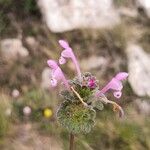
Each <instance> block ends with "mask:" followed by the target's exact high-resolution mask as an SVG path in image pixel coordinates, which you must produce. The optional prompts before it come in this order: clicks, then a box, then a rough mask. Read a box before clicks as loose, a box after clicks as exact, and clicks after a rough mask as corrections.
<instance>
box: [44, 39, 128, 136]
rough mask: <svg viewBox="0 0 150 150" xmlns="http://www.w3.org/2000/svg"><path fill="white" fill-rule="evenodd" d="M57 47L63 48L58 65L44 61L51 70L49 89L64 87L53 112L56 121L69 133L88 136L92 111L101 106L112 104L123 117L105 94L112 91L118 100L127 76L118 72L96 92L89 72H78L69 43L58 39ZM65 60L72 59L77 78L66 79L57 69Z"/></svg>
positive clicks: (116, 105)
mask: <svg viewBox="0 0 150 150" xmlns="http://www.w3.org/2000/svg"><path fill="white" fill-rule="evenodd" d="M59 44H60V46H61V47H62V48H63V51H62V52H61V57H60V59H59V63H57V62H56V61H54V60H51V59H50V60H48V61H47V64H48V66H49V67H50V68H51V70H52V74H51V86H52V87H56V86H57V85H58V83H62V84H63V85H64V90H63V91H61V93H60V95H61V96H62V98H63V102H62V103H61V105H60V107H59V109H58V112H57V119H58V122H59V123H60V124H61V125H62V126H63V127H64V128H66V129H67V130H68V131H69V132H70V133H72V134H77V133H88V132H90V131H91V129H92V127H93V126H94V124H95V117H96V111H95V108H96V109H99V110H102V109H103V103H104V104H112V105H113V111H115V112H118V113H119V116H120V117H123V115H124V112H123V109H122V107H121V106H119V105H118V104H117V103H116V102H114V101H111V100H108V99H107V97H106V95H105V94H106V93H107V92H108V91H112V92H113V95H114V97H115V98H120V97H121V95H122V89H123V84H122V81H123V80H125V79H126V78H127V77H128V73H126V72H120V73H118V74H117V75H116V76H114V77H113V78H112V80H111V81H110V82H108V84H107V85H106V86H105V87H104V88H102V89H101V90H100V89H99V86H98V80H97V79H96V77H95V76H93V75H92V74H91V73H89V72H86V73H81V71H80V67H79V64H78V61H77V59H76V56H75V55H74V53H73V50H72V48H71V47H70V46H69V44H68V43H67V42H66V41H64V40H59ZM68 59H71V60H72V62H73V63H74V65H75V67H76V70H77V76H76V77H75V78H74V79H71V80H68V79H66V77H65V75H64V73H63V71H62V70H61V68H60V67H59V65H63V64H65V63H66V61H67V60H68Z"/></svg>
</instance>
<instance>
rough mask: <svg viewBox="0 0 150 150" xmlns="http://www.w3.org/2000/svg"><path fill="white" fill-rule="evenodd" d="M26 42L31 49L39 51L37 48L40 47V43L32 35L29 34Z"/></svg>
mask: <svg viewBox="0 0 150 150" xmlns="http://www.w3.org/2000/svg"><path fill="white" fill-rule="evenodd" d="M25 42H26V44H27V45H28V46H29V48H30V49H32V50H33V51H35V52H37V49H38V47H39V43H38V42H37V41H36V39H35V38H34V37H32V36H28V37H27V38H26V39H25Z"/></svg>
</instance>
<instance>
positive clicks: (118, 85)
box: [96, 72, 128, 98]
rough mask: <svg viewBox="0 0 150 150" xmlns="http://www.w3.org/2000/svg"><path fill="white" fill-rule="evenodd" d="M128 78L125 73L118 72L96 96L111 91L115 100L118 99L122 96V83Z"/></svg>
mask: <svg viewBox="0 0 150 150" xmlns="http://www.w3.org/2000/svg"><path fill="white" fill-rule="evenodd" d="M127 77H128V73H126V72H120V73H118V74H117V75H116V76H115V77H114V78H112V80H111V81H110V82H109V83H108V84H107V85H106V86H105V87H104V88H103V89H102V90H100V91H99V92H98V93H97V94H96V96H99V95H101V94H104V93H106V92H107V91H108V90H113V91H114V92H113V94H114V96H115V97H116V98H120V97H121V95H122V92H121V90H122V88H123V85H122V82H121V81H123V80H125V79H126V78H127Z"/></svg>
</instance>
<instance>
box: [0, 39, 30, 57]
mask: <svg viewBox="0 0 150 150" xmlns="http://www.w3.org/2000/svg"><path fill="white" fill-rule="evenodd" d="M0 49H1V52H2V55H3V56H4V58H5V59H6V60H12V59H17V58H18V56H19V57H26V56H28V55H29V52H28V50H27V49H26V48H25V47H23V45H22V42H21V40H19V39H4V40H2V41H1V48H0Z"/></svg>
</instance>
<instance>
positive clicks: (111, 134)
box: [0, 0, 150, 150]
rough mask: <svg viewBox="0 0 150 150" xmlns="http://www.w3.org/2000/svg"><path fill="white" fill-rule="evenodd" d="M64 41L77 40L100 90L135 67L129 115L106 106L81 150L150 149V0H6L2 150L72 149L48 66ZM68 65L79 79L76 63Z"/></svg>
mask: <svg viewBox="0 0 150 150" xmlns="http://www.w3.org/2000/svg"><path fill="white" fill-rule="evenodd" d="M59 39H66V40H67V41H68V42H69V43H70V45H71V46H72V48H73V49H74V51H75V53H76V55H77V57H78V60H79V62H80V65H81V69H82V70H83V71H91V72H92V73H93V74H95V75H96V76H97V77H98V79H99V81H100V87H103V86H104V85H105V84H106V83H107V82H108V80H110V79H111V77H113V75H115V74H116V73H117V72H119V71H127V72H129V80H128V83H126V84H125V86H124V90H123V96H122V98H121V100H119V101H118V102H119V103H120V104H121V105H122V106H123V107H124V110H125V114H126V116H125V118H124V119H123V120H120V119H118V118H117V117H116V116H115V115H114V114H113V112H112V111H111V108H105V110H103V111H99V112H98V115H97V123H96V125H95V128H94V129H93V131H92V132H91V133H89V134H87V135H77V137H76V143H77V144H76V149H77V150H85V149H86V150H100V149H102V150H149V149H150V119H149V118H150V69H149V68H150V67H149V66H150V45H149V43H150V1H149V0H128V1H126V0H95V1H93V0H86V1H81V0H19V1H17V0H0V149H2V150H18V149H20V150H27V149H28V150H33V149H36V150H41V149H42V150H49V149H50V150H66V149H67V145H68V134H67V132H66V131H65V130H63V129H62V128H61V127H60V126H59V125H58V124H57V121H56V118H55V113H56V110H57V107H58V105H59V103H60V101H61V100H60V99H59V96H58V94H59V93H58V92H57V91H58V90H57V89H56V90H53V89H51V88H50V84H49V82H48V80H49V74H50V73H51V70H50V69H49V68H47V64H46V61H47V59H48V58H54V59H58V58H59V54H60V52H61V48H60V47H59V45H58V40H59ZM66 66H67V67H66V68H63V70H64V71H65V73H66V74H67V76H69V77H73V76H74V67H73V66H72V64H71V63H67V65H66ZM108 96H109V98H110V99H112V100H115V99H114V98H113V97H112V95H108ZM46 108H47V109H49V110H50V111H51V112H52V114H51V115H50V116H45V115H44V114H45V113H44V111H45V109H46ZM106 109H107V110H106Z"/></svg>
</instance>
